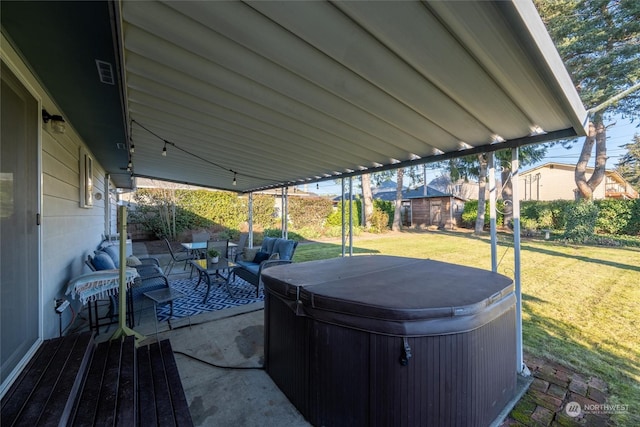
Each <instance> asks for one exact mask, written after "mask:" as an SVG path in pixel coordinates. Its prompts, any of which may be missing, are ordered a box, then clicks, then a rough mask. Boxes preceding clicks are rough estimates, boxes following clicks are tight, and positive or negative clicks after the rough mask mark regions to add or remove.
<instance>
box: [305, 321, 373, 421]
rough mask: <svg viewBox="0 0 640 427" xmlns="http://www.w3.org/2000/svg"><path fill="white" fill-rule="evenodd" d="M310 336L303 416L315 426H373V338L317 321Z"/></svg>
mask: <svg viewBox="0 0 640 427" xmlns="http://www.w3.org/2000/svg"><path fill="white" fill-rule="evenodd" d="M311 334H312V335H311V342H310V355H311V360H312V362H311V363H310V366H309V369H310V376H309V383H310V385H311V387H310V396H309V413H308V414H304V413H303V415H305V416H306V417H307V419H308V420H309V422H310V423H311V424H313V425H315V426H368V425H371V420H370V419H369V416H370V410H369V403H370V401H369V397H370V395H371V390H370V388H369V383H370V377H369V375H370V372H371V368H370V366H371V365H370V358H369V355H370V347H371V344H370V342H371V335H370V334H369V333H367V332H362V331H358V330H354V329H349V328H343V327H340V326H335V325H331V324H327V323H323V322H317V321H314V322H313V325H312V332H311ZM301 412H302V411H301Z"/></svg>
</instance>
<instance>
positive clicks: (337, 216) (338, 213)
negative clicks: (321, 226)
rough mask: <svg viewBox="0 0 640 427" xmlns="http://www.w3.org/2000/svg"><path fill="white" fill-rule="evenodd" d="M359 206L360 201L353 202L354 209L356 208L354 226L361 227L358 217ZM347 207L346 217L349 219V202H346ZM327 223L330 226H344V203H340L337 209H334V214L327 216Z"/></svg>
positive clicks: (354, 210)
mask: <svg viewBox="0 0 640 427" xmlns="http://www.w3.org/2000/svg"><path fill="white" fill-rule="evenodd" d="M357 204H358V201H356V200H354V201H353V207H354V208H355V209H353V225H354V226H359V225H360V217H359V216H358V215H357ZM345 207H346V209H345V212H344V215H345V217H346V218H349V213H350V209H349V202H348V201H346V205H345ZM325 223H326V224H327V225H329V226H331V225H333V226H336V225H338V226H342V202H340V203H338V206H337V208H336V209H334V210H333V212H331V213H330V214H329V216H327V220H326V222H325Z"/></svg>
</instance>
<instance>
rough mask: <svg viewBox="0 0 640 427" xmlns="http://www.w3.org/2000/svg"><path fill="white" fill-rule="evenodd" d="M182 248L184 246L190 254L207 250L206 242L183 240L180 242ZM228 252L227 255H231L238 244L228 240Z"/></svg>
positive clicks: (202, 252)
mask: <svg viewBox="0 0 640 427" xmlns="http://www.w3.org/2000/svg"><path fill="white" fill-rule="evenodd" d="M180 244H181V245H182V247H183V248H185V249H186V250H187V251H189V253H191V254H204V253H205V252H206V250H207V242H185V243H180ZM228 247H229V252H230V253H229V254H227V256H230V255H233V252H234V251H235V250H236V248H237V247H238V245H237V244H236V243H232V242H229V243H228Z"/></svg>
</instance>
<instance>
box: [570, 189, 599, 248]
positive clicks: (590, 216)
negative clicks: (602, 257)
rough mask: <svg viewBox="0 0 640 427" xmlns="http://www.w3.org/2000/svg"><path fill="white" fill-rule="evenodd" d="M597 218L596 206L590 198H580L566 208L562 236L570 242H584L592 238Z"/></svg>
mask: <svg viewBox="0 0 640 427" xmlns="http://www.w3.org/2000/svg"><path fill="white" fill-rule="evenodd" d="M597 218H598V207H597V206H596V205H595V203H593V202H592V201H590V200H581V201H579V202H577V203H574V204H572V205H570V206H569V208H568V209H567V228H566V230H565V233H564V238H565V239H567V240H569V241H570V242H575V243H585V242H587V241H589V240H591V239H593V237H594V234H595V228H596V219H597Z"/></svg>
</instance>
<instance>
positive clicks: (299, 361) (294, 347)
mask: <svg viewBox="0 0 640 427" xmlns="http://www.w3.org/2000/svg"><path fill="white" fill-rule="evenodd" d="M264 301H265V302H264V307H265V346H264V351H265V361H264V364H265V370H266V372H267V374H268V375H269V376H270V377H271V379H272V380H273V382H275V383H276V385H277V386H278V387H279V388H280V390H281V391H282V392H283V393H284V394H285V396H287V398H288V399H289V400H290V401H291V403H293V405H294V406H295V407H296V408H298V410H299V411H300V413H302V414H303V415H304V416H305V417H306V416H307V414H308V411H309V409H308V408H309V336H310V330H311V327H310V325H311V320H309V319H308V318H306V317H300V316H296V315H295V313H294V312H293V311H292V310H291V308H290V307H289V306H288V305H287V304H285V303H284V302H283V301H282V300H281V299H280V298H279V297H277V296H274V295H271V294H270V293H269V292H265V300H264Z"/></svg>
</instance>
